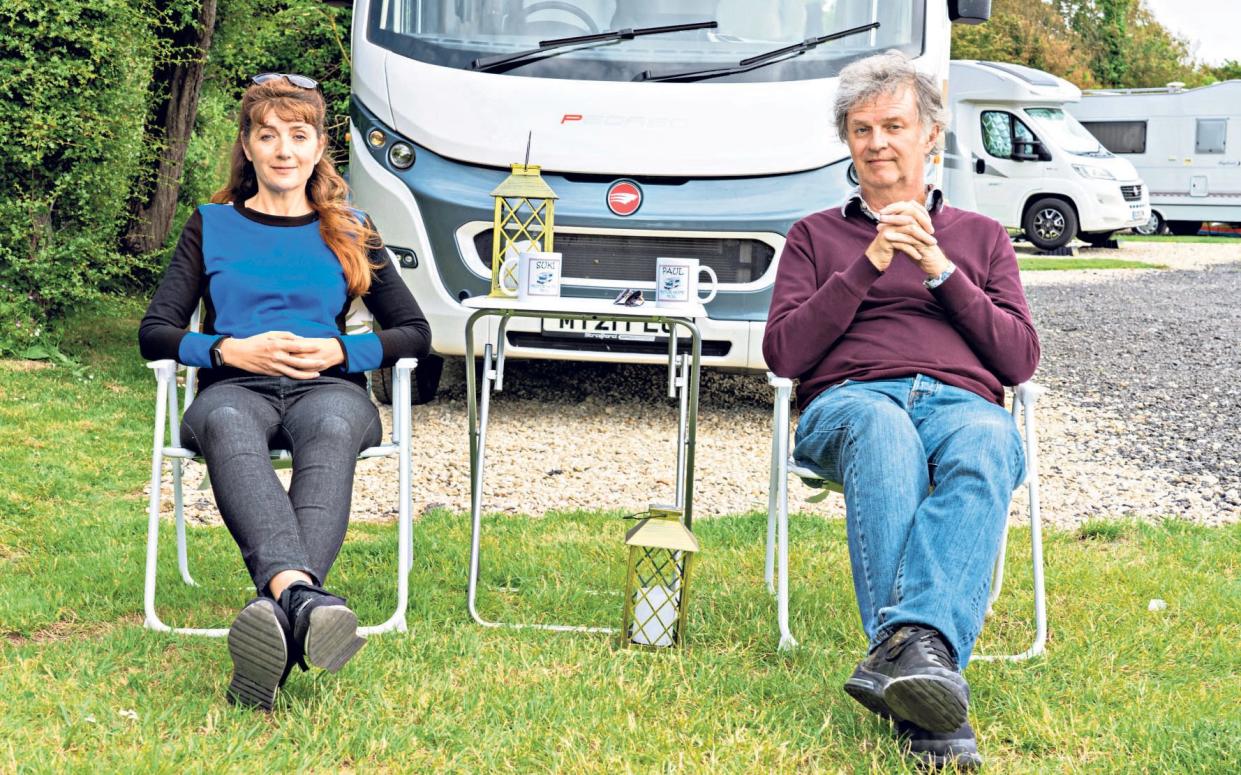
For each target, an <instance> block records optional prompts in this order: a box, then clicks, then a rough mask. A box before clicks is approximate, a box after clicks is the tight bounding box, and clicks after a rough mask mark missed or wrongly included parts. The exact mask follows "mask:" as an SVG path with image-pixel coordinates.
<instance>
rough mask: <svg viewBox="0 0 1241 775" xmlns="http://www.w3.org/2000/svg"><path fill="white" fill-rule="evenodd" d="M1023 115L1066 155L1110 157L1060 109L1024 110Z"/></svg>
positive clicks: (1084, 129)
mask: <svg viewBox="0 0 1241 775" xmlns="http://www.w3.org/2000/svg"><path fill="white" fill-rule="evenodd" d="M1025 113H1026V115H1027V116H1029V117H1030V118H1032V119H1033V120H1034V124H1035V126H1036V127H1037V128H1038V129H1040V130H1042V132H1043V133H1044V134H1046V135H1047V136H1048V137H1049V138H1050V139H1051V140H1052V141H1053V142H1054V143H1055V144H1056V145H1058V146H1060V147H1061V148H1063V149H1064V150H1065V151H1066V152H1068V153H1071V154H1073V155H1075V156H1090V157H1100V158H1106V157H1109V156H1111V155H1112V154H1111V153H1110V152H1108V150H1107V149H1106V148H1104V147H1103V145H1102V144H1101V143H1100V142H1099V140H1098V138H1096V137H1095V136H1094V135H1092V134H1090V130H1089V129H1087V128H1086V127H1084V126H1082V125H1081V123H1080V122H1078V120H1077V119H1075V118H1073V117H1072V116H1070V115H1069V114H1068V113H1065V112H1064V111H1063V110H1061V109H1060V108H1026V109H1025Z"/></svg>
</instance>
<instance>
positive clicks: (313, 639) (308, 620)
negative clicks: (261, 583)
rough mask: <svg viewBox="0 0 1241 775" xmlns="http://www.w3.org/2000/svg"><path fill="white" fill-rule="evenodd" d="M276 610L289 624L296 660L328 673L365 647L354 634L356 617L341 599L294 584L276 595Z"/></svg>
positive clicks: (303, 585)
mask: <svg viewBox="0 0 1241 775" xmlns="http://www.w3.org/2000/svg"><path fill="white" fill-rule="evenodd" d="M280 607H281V608H283V609H284V611H285V613H286V614H287V615H288V617H289V621H290V622H292V625H293V647H294V649H296V650H297V652H298V654H299V658H304V660H305V661H304V662H303V663H302V667H303V669H304V668H305V666H306V665H305V662H309V663H310V664H312V665H314V666H315V667H321V668H323V669H324V670H327V671H328V672H331V673H335V672H336V671H337V670H340V669H341V667H343V666H344V664H345V663H346V662H348V661H349V658H350V657H352V656H353V655H354V654H356V653H357V652H358V649H360V648H362V647H363V646H365V645H366V639H365V638H363V637H361V636H359V635H358V616H357V614H355V613H354V612H353V611H351V610H349V607H348V606H346V605H345V599H344V598H343V597H337V596H336V595H333V594H331V593H329V592H328V591H327V590H325V589H323V588H321V587H316V586H314V585H311V584H307V583H306V582H303V581H295V582H293V583H292V584H290V585H289V586H288V587H287V588H286V589H285V590H284V592H282V593H281V594H280Z"/></svg>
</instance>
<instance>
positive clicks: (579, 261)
mask: <svg viewBox="0 0 1241 775" xmlns="http://www.w3.org/2000/svg"><path fill="white" fill-rule="evenodd" d="M989 8H990V2H989V0H884V2H883V3H876V2H874V0H823V2H814V3H806V2H802V0H658V1H656V0H564V1H563V2H562V1H559V0H558V1H557V2H544V1H543V0H356V1H355V3H354V15H353V51H352V58H353V100H352V110H351V120H350V136H351V137H352V143H351V147H350V177H351V184H352V187H353V193H354V200H355V201H356V202H357V204H358V206H359V207H361V208H363V209H364V210H366V211H367V212H369V213H370V214H371V215H372V216H373V218H374V220H375V222H376V224H377V225H378V227H379V229H380V231H381V232H382V233H383V235H384V238H385V240H386V241H387V242H388V244H389V246H390V247H391V249H392V250H393V252H394V253H395V254H396V255H397V256H398V258H399V260H400V264H401V267H402V275H403V276H404V278H405V280H406V282H407V283H409V284H410V286H411V287H412V288H413V289H414V291H415V293H416V295H417V297H418V301H419V303H420V304H421V305H422V308H423V310H424V311H425V312H426V314H427V317H428V319H429V320H430V323H431V326H432V329H433V331H434V341H435V348H436V350H437V352H438V353H439V354H440V355H454V356H459V355H462V354H463V353H464V347H465V341H464V329H465V321H466V318H467V317H468V316H469V310H467V309H466V308H465V307H464V306H463V305H462V301H463V300H464V299H466V298H468V297H470V296H476V295H480V294H485V293H487V292H488V290H489V288H490V275H491V271H490V266H489V264H488V262H489V261H490V254H491V244H492V232H491V229H492V207H493V204H492V198H491V191H492V190H493V189H494V188H495V187H496V186H497V185H498V184H499V183H500V182H501V181H502V180H504V178H505V177H506V176H507V175H508V172H509V165H510V164H511V163H512V162H515V161H520V160H521V159H522V158H523V156H524V153H525V150H526V141H527V137H528V136H530V135H532V136H533V142H532V152H531V156H530V161H531V163H534V164H539V165H541V166H542V171H543V178H544V180H545V181H546V182H547V183H548V184H549V185H550V186H551V188H552V189H553V190H554V191H555V193H556V194H557V195H558V197H559V199H558V200H557V202H556V211H555V250H556V251H557V252H560V253H562V254H563V266H562V272H563V276H562V285H563V287H564V289H565V293H566V294H567V295H574V296H588V297H597V298H611V297H614V296H616V293H617V291H618V290H621V289H625V288H634V289H643V290H647V291H649V290H653V288H654V282H655V262H656V259H657V258H660V257H685V258H697V259H699V261H701V262H702V263H703V264H704V265H707V266H710V267H711V268H712V269H714V270H715V272H716V274H717V275H718V277H719V285H718V289H719V292H718V294H717V295H716V297H715V298H714V299H713V300H712V301H710V302H709V303H708V304H707V305H706V309H707V318H706V319H704V320H701V321H699V325H700V329H701V331H702V335H703V345H702V352H703V358H702V362H703V363H704V364H705V365H708V366H718V367H729V368H739V369H752V370H762V369H765V368H766V366H765V364H764V362H763V358H762V352H761V343H762V338H763V328H764V325H765V321H766V317H767V308H768V305H769V303H770V299H771V290H772V284H773V282H774V280H775V274H776V263H777V259H778V257H779V255H780V251H781V249H782V248H783V246H784V239H785V234H786V233H787V231H788V229H789V228H790V227H791V226H792V225H793V223H794V222H796V221H797V220H798V219H800V218H801V217H803V216H805V215H806V214H808V213H811V212H814V211H816V210H821V209H824V208H826V207H830V206H832V205H834V204H839V203H840V202H841V201H843V199H844V197H845V194H846V193H847V192H848V191H849V189H850V188H851V187H852V183H850V180H849V175H848V170H849V166H850V162H849V153H848V149H847V148H846V147H845V145H844V144H843V143H842V142H840V140H839V139H838V138H837V137H836V129H835V126H834V125H833V121H832V108H831V105H832V98H833V94H834V93H835V90H836V83H837V79H838V74H839V72H840V70H841V68H842V67H844V66H845V65H846V64H848V63H849V62H852V61H854V60H856V59H858V58H860V57H864V56H868V55H870V54H873V53H876V52H880V51H886V50H889V49H897V50H900V51H903V52H906V53H907V54H908V55H909V56H911V57H913V58H914V61H915V62H916V65H917V67H918V68H919V69H920V70H922V71H923V72H926V73H928V74H930V75H931V76H932V77H933V78H934V79H935V81H936V82H937V83H943V81H944V79H945V78H947V75H948V52H949V45H950V31H951V26H950V21H952V20H960V21H972V22H978V21H982V20H983V19H985V18H986V16H987V15H988V14H989ZM872 22H878V23H879V27H878V29H869V28H868V29H864V30H860V31H856V32H854V33H851V34H847V35H843V36H835V35H833V33H838V32H843V31H847V30H850V29H854V30H856V28H858V27H863V26H866V25H869V24H871V23H872ZM582 326H583V324H582V323H581V322H580V321H573V322H572V323H569V322H565V323H557V322H556V321H548V322H544V323H542V324H540V323H539V321H530V320H514V321H512V323H511V324H510V325H509V326H508V328H507V329H506V332H505V336H506V337H507V342H508V343H507V347H506V349H507V352H508V354H509V355H510V357H527V358H555V359H574V360H594V361H628V362H638V363H658V362H662V360H663V359H664V358H666V353H667V340H666V339H665V336H666V333H665V332H664V331H662V330H660V329H658V328H657V327H652V326H643V325H636V326H635V325H634V324H624V323H621V324H610V323H592V324H591V327H590V329H589V330H584V329H583V328H582ZM497 334H498V330H497V329H496V327H495V326H494V325H493V326H492V330H491V331H490V333H489V336H491V337H495V336H496V335H497ZM420 371H421V370H420ZM433 391H434V384H430V385H428V384H426V383H425V381H423V382H422V384H420V392H422V393H423V397H424V398H425V397H426V394H427V393H429V392H433Z"/></svg>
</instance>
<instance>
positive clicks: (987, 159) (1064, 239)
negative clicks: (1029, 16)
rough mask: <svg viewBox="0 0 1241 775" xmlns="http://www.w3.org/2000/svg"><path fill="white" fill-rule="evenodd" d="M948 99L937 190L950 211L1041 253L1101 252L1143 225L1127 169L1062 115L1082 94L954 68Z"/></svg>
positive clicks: (1008, 67)
mask: <svg viewBox="0 0 1241 775" xmlns="http://www.w3.org/2000/svg"><path fill="white" fill-rule="evenodd" d="M948 95H949V102H950V103H951V109H952V127H951V130H950V131H949V134H948V146H947V151H946V160H945V165H944V166H945V169H944V178H945V191H946V193H947V195H948V200H949V201H950V202H952V203H953V204H954V205H956V206H957V207H963V208H965V209H970V210H977V211H978V212H980V213H983V214H984V215H989V216H991V217H992V218H995V219H996V220H998V221H999V222H1000V223H1002V224H1004V225H1005V226H1007V227H1008V228H1010V229H1017V230H1020V231H1021V232H1022V233H1024V235H1025V236H1026V238H1027V239H1029V240H1030V242H1032V243H1034V245H1035V246H1036V247H1039V248H1041V249H1043V250H1053V249H1056V248H1060V247H1063V246H1064V245H1066V244H1067V243H1068V242H1069V241H1070V240H1071V239H1073V237H1075V236H1076V237H1080V238H1082V239H1084V240H1086V241H1087V242H1090V243H1094V244H1100V243H1102V242H1104V241H1106V240H1109V239H1111V237H1112V234H1114V233H1115V232H1117V231H1119V230H1121V229H1128V228H1131V227H1133V226H1136V225H1139V224H1142V223H1145V222H1146V220H1147V218H1148V217H1149V216H1150V212H1149V205H1148V201H1147V195H1146V188H1145V186H1144V185H1143V183H1142V181H1141V180H1140V179H1139V177H1138V173H1137V171H1136V170H1135V169H1134V167H1133V165H1132V164H1130V163H1129V162H1128V161H1126V160H1125V159H1121V158H1117V157H1116V156H1114V155H1113V154H1112V153H1111V152H1110V151H1108V150H1107V149H1106V148H1105V147H1103V146H1102V145H1101V144H1100V143H1099V141H1098V140H1096V139H1095V137H1094V136H1093V135H1091V134H1090V133H1089V132H1087V131H1086V129H1085V128H1084V127H1082V125H1081V124H1080V123H1078V122H1077V120H1076V119H1074V118H1073V116H1072V115H1070V114H1069V113H1067V112H1065V108H1066V106H1067V105H1069V104H1071V103H1073V102H1076V101H1077V100H1078V99H1080V98H1081V91H1080V90H1079V89H1078V88H1077V87H1076V86H1074V85H1073V84H1071V83H1069V82H1068V81H1066V80H1064V79H1063V78H1057V77H1056V76H1054V75H1052V74H1050V73H1045V72H1043V71H1042V70H1035V69H1033V68H1030V67H1025V66H1023V65H1015V64H1006V63H1002V62H978V61H963V60H953V62H952V63H951V65H950V67H949V75H948Z"/></svg>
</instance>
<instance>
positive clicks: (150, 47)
mask: <svg viewBox="0 0 1241 775" xmlns="http://www.w3.org/2000/svg"><path fill="white" fill-rule="evenodd" d="M0 29H3V30H5V32H4V34H3V35H0V285H3V286H4V287H3V289H2V292H0V299H3V301H2V302H0V350H2V349H7V350H15V349H19V348H21V347H22V346H24V345H26V344H29V342H30V341H31V339H32V337H33V336H34V334H33V333H32V332H33V331H34V330H36V329H41V328H42V327H43V325H44V324H45V321H46V319H47V317H48V316H49V315H51V316H55V315H57V314H59V313H61V312H62V311H64V310H65V309H67V308H69V307H70V306H73V305H74V304H76V303H78V302H80V301H82V300H85V299H88V298H90V297H91V296H93V295H94V294H95V293H97V291H98V289H99V288H100V287H103V286H107V285H108V284H109V283H113V282H116V281H117V280H119V279H120V278H122V277H123V276H124V275H125V274H126V273H127V271H128V269H129V268H130V266H131V263H130V262H129V261H128V260H126V257H124V256H121V255H119V254H118V252H117V250H116V246H115V238H116V236H117V234H118V231H119V229H120V227H121V225H122V224H123V222H124V218H125V206H126V204H127V199H128V193H129V190H130V186H131V185H132V181H133V178H134V175H135V172H136V168H137V166H138V160H139V159H140V158H141V156H142V154H143V136H142V127H143V119H144V116H145V115H146V111H145V108H146V99H147V86H148V81H149V79H150V73H151V69H152V66H153V62H154V57H155V56H156V55H157V53H158V52H156V51H155V50H154V48H155V47H154V43H153V40H152V36H151V35H150V33H149V28H148V26H147V25H146V24H145V22H144V18H143V14H142V9H141V8H140V7H139V4H137V3H133V2H128V1H127V0H58V1H57V2H52V3H49V2H46V0H5V2H4V3H2V4H0Z"/></svg>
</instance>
